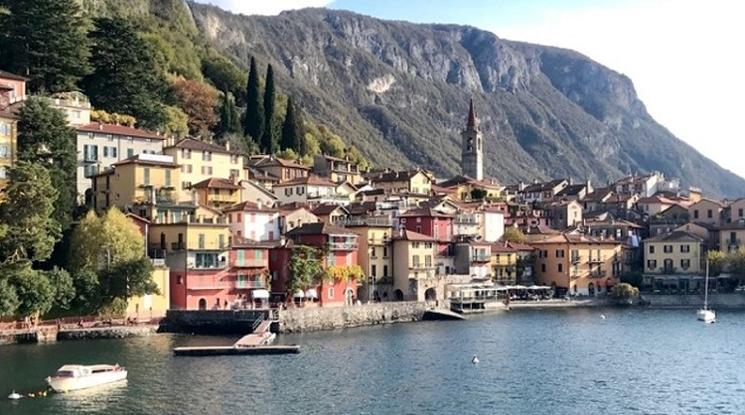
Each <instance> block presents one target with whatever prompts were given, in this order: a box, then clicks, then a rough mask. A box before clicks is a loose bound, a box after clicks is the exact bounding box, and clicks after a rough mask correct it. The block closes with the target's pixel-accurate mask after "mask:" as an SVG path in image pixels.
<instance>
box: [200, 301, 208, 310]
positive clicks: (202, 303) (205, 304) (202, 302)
mask: <svg viewBox="0 0 745 415" xmlns="http://www.w3.org/2000/svg"><path fill="white" fill-rule="evenodd" d="M199 309H200V310H206V309H207V300H205V299H204V298H200V299H199Z"/></svg>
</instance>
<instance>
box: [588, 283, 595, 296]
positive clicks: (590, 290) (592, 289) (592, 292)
mask: <svg viewBox="0 0 745 415" xmlns="http://www.w3.org/2000/svg"><path fill="white" fill-rule="evenodd" d="M587 295H589V296H590V297H594V296H595V284H593V283H589V284H587Z"/></svg>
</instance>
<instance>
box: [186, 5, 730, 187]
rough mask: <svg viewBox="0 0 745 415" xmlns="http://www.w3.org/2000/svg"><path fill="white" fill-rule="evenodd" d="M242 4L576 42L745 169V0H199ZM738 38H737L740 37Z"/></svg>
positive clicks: (247, 9)
mask: <svg viewBox="0 0 745 415" xmlns="http://www.w3.org/2000/svg"><path fill="white" fill-rule="evenodd" d="M199 1H202V2H205V3H208V2H211V3H213V4H216V5H218V6H220V7H222V8H224V9H227V10H231V11H233V12H236V13H244V14H265V15H271V14H277V13H279V12H280V11H282V10H287V9H296V8H301V7H329V8H333V9H345V10H351V11H354V12H358V13H362V14H366V15H370V16H375V17H379V18H384V19H395V20H408V21H412V22H419V23H456V24H464V25H471V26H475V27H478V28H480V29H484V30H489V31H491V32H493V33H495V34H496V35H497V36H499V37H501V38H505V39H512V40H520V41H526V42H532V43H539V44H543V45H551V46H559V47H564V48H569V49H574V50H576V51H578V52H581V53H583V54H585V55H587V56H589V57H590V58H592V59H593V60H595V61H597V62H600V63H601V64H603V65H605V66H607V67H609V68H611V69H614V70H616V71H618V72H620V73H623V74H625V75H627V76H628V77H629V78H631V80H632V81H633V82H634V86H635V88H636V91H637V94H638V95H639V97H640V99H641V100H642V101H643V102H644V103H645V105H646V106H647V110H648V111H649V113H650V114H651V115H652V117H654V118H655V119H656V120H657V121H658V122H659V123H661V124H662V125H664V126H665V127H667V128H668V129H669V130H670V131H671V132H672V133H673V134H675V135H676V136H677V137H678V138H680V139H682V140H683V141H685V142H687V143H689V144H690V145H692V146H693V147H695V148H696V149H697V150H699V151H700V152H702V153H703V154H704V155H706V156H708V157H709V158H711V159H713V160H714V161H716V162H718V163H719V164H720V165H721V166H723V167H724V168H727V169H729V170H732V171H734V172H735V173H737V174H739V175H740V176H743V177H745V157H744V156H745V133H743V131H745V129H743V128H742V127H741V125H740V123H739V121H740V118H739V117H740V116H745V114H743V109H744V108H745V106H743V104H742V102H743V100H745V54H743V53H742V51H743V46H742V39H745V24H743V21H742V17H743V16H745V2H741V1H738V0H710V1H701V0H615V1H610V0H594V1H593V0H509V1H508V0H459V1H453V0H450V1H448V0H366V1H362V0H333V1H329V0H273V1H271V2H267V1H263V0H199ZM737 39H740V40H739V41H738V40H737Z"/></svg>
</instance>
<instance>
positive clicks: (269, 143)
mask: <svg viewBox="0 0 745 415" xmlns="http://www.w3.org/2000/svg"><path fill="white" fill-rule="evenodd" d="M275 92H276V91H275V90H274V69H273V68H272V65H271V64H269V65H268V66H267V68H266V82H264V131H263V132H262V134H261V147H262V149H263V150H264V151H266V152H267V153H269V154H274V153H276V152H277V151H279V148H278V147H279V146H278V145H277V137H275V134H274V124H273V123H272V120H273V119H274V95H275Z"/></svg>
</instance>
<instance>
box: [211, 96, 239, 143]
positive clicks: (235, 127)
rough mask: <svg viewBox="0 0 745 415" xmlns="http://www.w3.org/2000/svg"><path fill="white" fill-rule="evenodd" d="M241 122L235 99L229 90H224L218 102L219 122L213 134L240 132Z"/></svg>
mask: <svg viewBox="0 0 745 415" xmlns="http://www.w3.org/2000/svg"><path fill="white" fill-rule="evenodd" d="M240 133H241V122H240V116H239V115H238V109H237V108H236V107H235V101H234V100H233V98H232V97H231V96H230V93H229V92H227V91H226V92H224V93H223V96H222V101H221V103H220V122H219V123H218V124H217V126H216V129H215V134H216V135H217V136H223V135H225V134H240Z"/></svg>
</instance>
